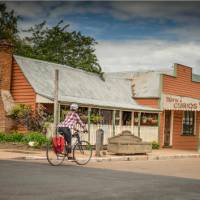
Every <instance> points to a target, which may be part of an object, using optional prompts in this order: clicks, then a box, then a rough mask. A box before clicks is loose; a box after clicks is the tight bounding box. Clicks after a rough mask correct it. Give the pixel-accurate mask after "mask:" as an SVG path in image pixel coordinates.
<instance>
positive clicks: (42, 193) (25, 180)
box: [0, 160, 200, 200]
mask: <svg viewBox="0 0 200 200" xmlns="http://www.w3.org/2000/svg"><path fill="white" fill-rule="evenodd" d="M4 199H5V200H18V199H20V200H29V199H30V200H32V199H34V200H40V199H42V200H47V199H48V200H73V199H79V200H96V199H104V200H107V199H109V200H110V199H111V200H112V199H120V200H121V199H123V200H126V199H131V200H146V199H148V200H161V199H162V200H199V199H200V181H199V180H195V179H186V178H177V177H170V176H161V175H149V174H142V173H134V172H126V171H115V170H110V169H95V168H89V167H87V168H83V167H78V166H75V165H65V166H60V167H52V166H49V165H48V164H46V163H37V162H33V163H31V162H19V161H3V160H0V200H4Z"/></svg>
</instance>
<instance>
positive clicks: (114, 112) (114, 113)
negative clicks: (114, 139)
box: [112, 110, 116, 136]
mask: <svg viewBox="0 0 200 200" xmlns="http://www.w3.org/2000/svg"><path fill="white" fill-rule="evenodd" d="M115 115H116V110H113V116H112V128H113V132H112V135H113V136H115Z"/></svg>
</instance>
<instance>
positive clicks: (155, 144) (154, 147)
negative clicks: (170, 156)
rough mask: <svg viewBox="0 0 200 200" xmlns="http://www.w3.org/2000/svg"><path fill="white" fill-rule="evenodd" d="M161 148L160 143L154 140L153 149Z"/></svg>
mask: <svg viewBox="0 0 200 200" xmlns="http://www.w3.org/2000/svg"><path fill="white" fill-rule="evenodd" d="M159 148H160V145H159V144H158V142H156V141H153V142H152V149H159Z"/></svg>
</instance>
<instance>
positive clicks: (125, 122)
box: [122, 111, 132, 126]
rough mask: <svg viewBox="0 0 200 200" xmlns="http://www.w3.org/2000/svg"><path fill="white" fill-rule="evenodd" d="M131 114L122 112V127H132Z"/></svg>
mask: <svg viewBox="0 0 200 200" xmlns="http://www.w3.org/2000/svg"><path fill="white" fill-rule="evenodd" d="M131 115H132V113H131V112H128V111H123V112H122V126H131Z"/></svg>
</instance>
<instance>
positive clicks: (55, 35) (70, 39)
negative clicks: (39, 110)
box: [0, 3, 103, 77]
mask: <svg viewBox="0 0 200 200" xmlns="http://www.w3.org/2000/svg"><path fill="white" fill-rule="evenodd" d="M18 19H19V17H18V16H16V15H15V12H14V11H13V10H12V11H7V9H6V5H5V4H3V3H0V39H6V40H8V41H10V42H12V43H13V44H14V46H15V49H14V50H15V54H17V55H21V56H25V57H30V58H36V59H40V60H45V61H49V62H55V63H60V64H65V65H69V66H71V67H74V68H81V69H83V70H86V71H89V72H93V73H98V74H100V75H101V77H102V75H103V73H102V69H101V67H100V65H99V63H98V60H97V57H96V55H95V45H96V44H97V42H96V41H95V39H94V38H91V37H89V36H84V35H82V34H81V33H80V32H76V31H72V32H70V31H68V30H67V29H68V28H69V25H63V21H60V22H59V23H58V24H56V25H55V26H53V27H48V26H47V25H46V22H42V23H40V24H36V25H35V26H34V27H31V28H30V29H28V30H26V32H28V35H29V36H28V37H25V38H21V37H20V35H19V30H18V27H17V23H18Z"/></svg>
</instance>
